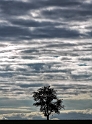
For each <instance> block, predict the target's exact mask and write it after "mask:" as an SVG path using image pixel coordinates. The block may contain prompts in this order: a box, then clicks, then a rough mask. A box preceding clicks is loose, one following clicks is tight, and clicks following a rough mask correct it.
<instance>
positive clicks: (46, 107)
mask: <svg viewBox="0 0 92 124" xmlns="http://www.w3.org/2000/svg"><path fill="white" fill-rule="evenodd" d="M33 97H34V100H35V101H36V103H34V104H33V105H35V106H40V111H41V112H43V114H44V116H47V120H49V115H50V114H51V113H52V112H55V113H57V114H60V109H62V108H63V109H64V105H62V100H61V99H58V98H57V94H56V91H55V90H54V89H53V88H50V86H44V87H42V88H39V89H38V90H37V92H33Z"/></svg>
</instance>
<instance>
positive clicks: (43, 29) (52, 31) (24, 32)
mask: <svg viewBox="0 0 92 124" xmlns="http://www.w3.org/2000/svg"><path fill="white" fill-rule="evenodd" d="M90 4H91V3H90ZM90 4H85V3H83V2H82V1H77V0H76V1H71V0H68V1H58V2H57V1H56V0H51V1H49V0H46V1H42V0H39V1H36V0H35V1H29V2H23V1H1V2H0V9H1V17H2V18H3V19H5V20H8V21H9V22H10V23H11V24H12V25H13V26H9V25H8V24H7V26H3V27H0V39H1V40H5V39H6V38H8V39H9V37H10V38H14V39H16V38H17V40H19V39H25V40H28V39H34V38H37V39H38V38H79V37H80V36H83V37H84V36H85V37H88V36H89V37H92V33H91V31H90V30H91V29H88V30H89V31H88V32H87V33H86V34H83V33H80V32H79V30H77V29H69V27H70V26H69V25H67V24H65V23H64V22H63V23H62V21H59V18H62V19H65V22H68V21H67V19H68V18H69V20H70V21H73V20H76V19H77V20H78V21H83V20H85V19H89V17H90V16H91V12H92V9H89V8H91V5H90ZM53 6H54V7H56V8H53V9H51V10H49V9H48V7H53ZM45 7H47V8H45ZM58 7H61V8H58ZM64 7H65V8H64ZM43 8H44V9H43ZM75 8H76V9H75ZM33 9H34V11H33ZM6 10H7V11H6ZM35 10H36V11H38V10H39V12H40V15H38V17H37V18H39V17H40V18H41V19H47V18H48V19H51V20H53V21H54V22H50V21H45V22H43V21H41V22H39V21H36V20H35V19H37V18H36V17H32V15H29V14H28V12H29V11H30V12H32V11H33V13H35ZM25 15H29V17H30V20H28V19H26V20H23V19H17V20H16V18H17V17H19V16H25ZM14 16H16V18H15V17H14ZM86 16H87V17H88V18H85V17H86ZM31 17H32V19H31ZM81 19H82V20H81ZM57 21H59V22H57ZM60 25H62V26H63V27H62V28H56V27H55V26H58V27H59V26H60ZM16 26H17V27H16ZM24 27H26V28H24ZM29 27H35V29H34V30H33V31H29V29H28V28H29ZM37 27H39V28H37Z"/></svg>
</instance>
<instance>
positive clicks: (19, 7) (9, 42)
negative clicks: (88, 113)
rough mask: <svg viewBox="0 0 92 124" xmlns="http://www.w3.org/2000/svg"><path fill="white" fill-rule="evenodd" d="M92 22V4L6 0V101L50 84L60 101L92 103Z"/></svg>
mask: <svg viewBox="0 0 92 124" xmlns="http://www.w3.org/2000/svg"><path fill="white" fill-rule="evenodd" d="M91 22H92V0H74V1H71V0H68V1H58V2H57V1H56V0H44V1H43V0H34V1H32V0H1V1H0V94H1V95H0V98H1V99H4V98H6V97H7V98H9V99H11V98H15V99H23V98H25V99H26V100H27V99H28V98H30V96H32V91H34V90H37V89H38V88H39V87H42V86H44V85H49V84H50V85H51V86H52V87H53V88H55V89H57V91H58V95H59V97H60V98H62V97H63V98H65V99H71V100H73V99H77V100H79V99H85V100H86V99H87V100H89V99H92V95H91V93H92V90H91V89H92V83H91V82H92V41H91V39H92V30H91V29H92V23H91ZM3 102H4V101H3ZM7 102H8V101H7ZM85 102H86V101H85ZM12 104H14V103H12ZM26 105H27V103H26ZM21 106H23V105H22V103H21ZM15 116H17V115H15ZM20 117H21V116H20ZM5 118H8V117H5ZM34 119H35V118H34Z"/></svg>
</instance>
